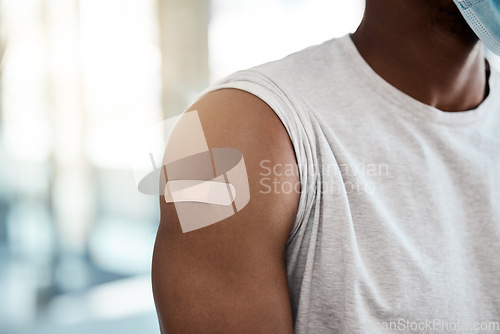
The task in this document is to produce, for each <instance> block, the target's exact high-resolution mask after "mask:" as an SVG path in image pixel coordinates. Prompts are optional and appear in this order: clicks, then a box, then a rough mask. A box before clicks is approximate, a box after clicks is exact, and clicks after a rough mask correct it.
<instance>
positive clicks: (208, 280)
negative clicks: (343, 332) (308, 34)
mask: <svg viewBox="0 0 500 334" xmlns="http://www.w3.org/2000/svg"><path fill="white" fill-rule="evenodd" d="M189 110H197V111H198V115H199V118H200V120H201V124H202V127H203V132H204V135H205V138H206V141H207V143H208V146H209V147H219V148H234V149H236V150H238V151H240V152H241V153H242V155H243V158H244V161H245V165H246V170H247V174H248V183H249V189H250V200H249V202H248V204H247V205H246V206H245V207H244V208H243V209H242V210H241V211H239V212H237V213H235V214H234V215H232V216H231V217H229V218H226V219H224V220H222V221H220V222H217V223H215V224H212V225H210V226H207V227H204V228H201V229H198V230H194V231H191V232H187V233H183V232H182V230H181V226H180V222H179V219H178V217H177V214H176V209H175V205H174V204H173V203H166V202H165V198H164V197H163V196H161V198H160V202H161V222H160V227H159V229H158V234H157V239H156V244H155V251H154V256H153V274H152V276H153V290H154V296H155V303H156V306H157V311H158V316H159V319H160V327H161V329H162V332H164V333H174V334H175V333H219V334H220V333H292V331H293V328H292V316H291V307H290V300H289V296H288V287H287V279H286V270H285V262H284V250H285V246H286V241H287V237H288V234H289V232H290V230H291V227H292V224H293V221H294V219H295V215H296V210H297V205H298V199H299V193H298V191H296V190H299V189H300V188H299V189H298V187H296V185H298V183H299V176H298V172H297V165H296V160H295V155H294V151H293V147H292V144H291V142H290V139H289V137H288V135H287V133H286V130H285V128H284V127H283V125H282V124H281V122H280V120H279V119H278V117H277V116H276V114H275V113H274V112H273V111H272V110H271V109H270V108H269V106H267V105H266V104H265V103H264V102H263V101H261V100H260V99H258V98H257V97H255V96H253V95H251V94H249V93H246V92H243V91H239V90H235V89H224V90H219V91H215V92H213V93H210V94H208V95H206V96H205V97H204V98H202V99H201V100H200V101H198V102H196V103H195V104H194V105H193V106H191V108H189ZM263 161H264V163H262V162H263ZM261 163H262V164H263V165H261ZM264 165H265V166H266V168H264V167H263V166H264ZM272 166H278V167H279V168H277V170H276V173H271V175H268V174H269V169H268V168H269V167H271V168H272ZM284 166H288V167H287V168H285V167H284ZM285 170H286V171H287V173H285V172H284V171H285ZM291 171H294V172H293V173H292V172H291ZM263 175H265V176H263ZM264 177H265V178H266V179H265V180H263V178H264ZM261 182H262V184H261ZM273 182H277V183H274V184H273ZM264 183H265V186H264V185H263V184H264ZM285 183H286V184H287V186H286V187H282V185H284V184H285ZM276 185H277V189H274V187H275V186H276ZM290 186H292V189H293V190H292V191H290V188H291V187H290ZM271 187H272V188H273V189H270V188H271ZM276 190H277V191H276ZM284 190H285V191H284ZM236 196H238V195H237V194H236ZM206 205H213V204H206Z"/></svg>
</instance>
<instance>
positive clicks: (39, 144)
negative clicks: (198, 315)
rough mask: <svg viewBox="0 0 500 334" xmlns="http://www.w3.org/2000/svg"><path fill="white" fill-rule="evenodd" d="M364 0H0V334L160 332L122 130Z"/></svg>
mask: <svg viewBox="0 0 500 334" xmlns="http://www.w3.org/2000/svg"><path fill="white" fill-rule="evenodd" d="M363 6H364V1H363V0H349V1H340V0H212V1H209V0H0V38H1V39H0V57H1V66H0V78H1V80H0V333H2V334H19V333H29V334H39V333H47V334H59V333H72V334H73V333H76V334H78V333H92V334H100V333H108V334H109V333H120V334H128V333H144V334H148V333H158V332H159V330H158V325H157V321H156V315H155V311H154V304H153V299H152V294H151V286H150V278H149V271H150V263H151V254H152V248H153V243H154V238H155V232H156V227H157V224H158V217H159V212H158V211H159V210H158V199H157V197H155V196H147V195H144V194H141V193H140V192H139V191H138V190H137V183H136V179H135V177H134V170H133V166H132V165H133V164H132V163H131V160H132V159H131V157H130V156H131V153H130V147H131V146H132V145H133V143H134V142H135V141H136V140H137V139H138V138H137V137H136V132H134V131H132V130H131V129H132V128H133V127H134V126H137V125H145V126H146V125H148V124H154V123H155V122H159V121H161V120H163V119H166V118H169V117H171V116H174V115H176V114H179V113H181V112H182V111H183V110H184V109H185V108H186V107H187V106H188V105H189V103H190V102H192V101H193V99H194V98H195V97H196V96H197V95H198V94H199V93H200V91H202V90H203V89H204V88H205V87H206V86H207V85H208V84H209V83H210V82H213V81H214V80H215V79H217V78H220V77H222V76H224V75H227V74H230V73H231V72H233V71H235V70H238V69H245V68H248V67H251V66H253V65H258V64H259V63H262V62H265V61H269V60H273V59H278V58H281V57H283V56H285V55H287V54H288V53H291V52H293V51H296V50H299V49H302V48H304V47H307V46H309V45H312V44H317V43H320V42H322V41H324V40H327V39H330V38H332V37H337V36H341V35H344V34H346V33H348V32H352V31H354V30H355V28H356V26H357V25H358V24H359V21H360V19H361V15H362V10H363Z"/></svg>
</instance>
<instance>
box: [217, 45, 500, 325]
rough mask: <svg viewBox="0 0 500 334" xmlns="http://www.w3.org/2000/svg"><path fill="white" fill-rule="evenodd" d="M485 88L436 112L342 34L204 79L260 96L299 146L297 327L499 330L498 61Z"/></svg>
mask: <svg viewBox="0 0 500 334" xmlns="http://www.w3.org/2000/svg"><path fill="white" fill-rule="evenodd" d="M489 85H490V93H489V96H488V97H487V98H486V100H485V101H484V102H483V103H482V104H481V105H480V106H479V107H478V108H477V109H474V110H469V111H464V112H443V111H440V110H438V109H436V108H433V107H430V106H428V105H425V104H423V103H421V102H419V101H417V100H415V99H413V98H412V97H410V96H408V95H406V94H404V93H402V92H401V91H399V90H398V89H396V88H395V87H393V86H391V85H390V84H389V83H387V82H386V81H384V80H383V79H382V78H381V77H380V76H378V75H377V74H376V73H375V72H374V71H373V69H371V67H370V66H369V65H368V64H367V63H366V62H365V61H364V59H363V58H362V57H361V55H360V54H359V53H358V51H357V49H356V47H355V45H354V43H353V42H352V40H351V38H350V36H349V35H347V36H344V37H342V38H339V39H333V40H330V41H327V42H325V43H323V44H321V45H318V46H313V47H310V48H308V49H305V50H303V51H300V52H298V53H295V54H292V55H290V56H288V57H286V58H284V59H282V60H279V61H275V62H271V63H267V64H264V65H261V66H258V67H256V68H253V69H250V70H246V71H241V72H237V73H235V74H233V75H230V76H229V77H227V78H225V79H223V80H221V81H219V82H217V83H216V84H215V85H213V86H212V87H210V88H209V90H208V91H213V90H217V89H221V88H237V89H241V90H244V91H247V92H250V93H252V94H254V95H255V96H257V97H259V98H260V99H262V100H263V101H264V102H266V103H267V104H268V105H269V106H270V107H271V108H272V109H273V110H274V112H275V113H276V114H277V115H278V117H279V118H280V119H281V121H282V123H283V124H284V126H285V127H286V129H287V131H288V134H289V136H290V139H291V142H292V143H293V146H294V149H295V153H296V157H297V161H298V167H299V173H300V182H301V189H302V190H301V195H300V201H299V209H298V213H297V217H296V219H295V222H294V225H293V229H292V232H291V233H290V236H289V240H288V244H287V249H286V264H287V274H288V282H289V290H290V299H291V303H292V312H293V321H294V329H295V332H296V333H299V334H302V333H312V334H323V333H325V334H331V333H385V332H395V331H400V332H405V333H408V332H415V333H422V332H437V333H438V332H446V331H448V330H449V331H455V332H460V333H477V332H481V331H482V332H485V333H486V332H500V324H499V323H500V86H499V85H498V73H497V72H495V71H494V70H493V69H492V73H491V75H490V78H489ZM208 91H207V92H208ZM263 172H265V171H263ZM286 188H287V189H289V187H286ZM280 189H281V188H280ZM283 189H285V187H283ZM486 329H488V330H486Z"/></svg>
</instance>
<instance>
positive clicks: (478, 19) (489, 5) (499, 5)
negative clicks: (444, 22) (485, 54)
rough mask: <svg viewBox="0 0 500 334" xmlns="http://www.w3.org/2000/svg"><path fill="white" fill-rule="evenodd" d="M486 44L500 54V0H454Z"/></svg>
mask: <svg viewBox="0 0 500 334" xmlns="http://www.w3.org/2000/svg"><path fill="white" fill-rule="evenodd" d="M453 1H454V2H455V4H456V5H457V6H458V9H460V12H461V13H462V15H463V16H464V18H465V20H466V21H467V23H468V24H469V26H470V27H471V28H472V30H474V32H475V33H476V35H477V36H478V37H479V39H480V40H481V41H483V43H484V45H486V47H487V48H488V49H490V50H491V51H493V52H494V53H495V54H497V55H499V56H500V0H453Z"/></svg>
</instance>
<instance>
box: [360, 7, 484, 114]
mask: <svg viewBox="0 0 500 334" xmlns="http://www.w3.org/2000/svg"><path fill="white" fill-rule="evenodd" d="M352 38H353V41H354V43H355V44H356V47H357V48H358V50H359V52H360V53H361V55H362V56H363V58H364V59H365V60H366V61H367V62H368V64H369V65H370V66H371V67H372V68H373V69H374V70H375V72H377V73H378V74H379V75H380V76H381V77H382V78H384V79H385V80H386V81H387V82H389V83H390V84H392V85H393V86H395V87H396V88H398V89H399V90H401V91H403V92H404V93H406V94H408V95H410V96H412V97H413V98H415V99H417V100H419V101H420V102H423V103H425V104H427V105H431V106H433V107H436V108H438V109H440V110H443V111H463V110H469V109H473V108H475V107H477V106H478V105H479V104H480V103H481V102H482V101H483V100H484V98H485V96H486V95H487V85H486V79H487V75H486V68H485V67H486V65H485V61H484V55H483V51H482V48H481V46H480V44H479V43H478V38H477V36H476V35H475V34H474V32H473V31H472V29H470V27H469V26H468V25H467V22H466V21H465V19H464V18H463V17H462V15H461V14H460V12H459V10H458V8H457V7H456V6H455V4H454V3H453V1H452V0H420V1H409V0H368V1H367V4H366V11H365V16H364V18H363V22H362V24H361V25H360V27H359V28H358V30H357V31H356V32H355V33H354V34H353V36H352Z"/></svg>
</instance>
